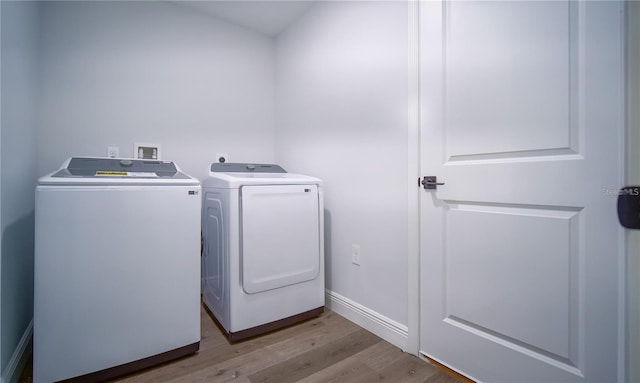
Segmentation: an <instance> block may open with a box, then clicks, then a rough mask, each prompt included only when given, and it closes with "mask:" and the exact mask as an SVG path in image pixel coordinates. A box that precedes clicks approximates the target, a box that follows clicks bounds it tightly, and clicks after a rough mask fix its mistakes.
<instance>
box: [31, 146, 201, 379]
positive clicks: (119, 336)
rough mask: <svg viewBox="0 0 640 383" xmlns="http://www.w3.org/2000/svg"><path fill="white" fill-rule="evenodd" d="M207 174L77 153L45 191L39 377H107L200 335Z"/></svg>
mask: <svg viewBox="0 0 640 383" xmlns="http://www.w3.org/2000/svg"><path fill="white" fill-rule="evenodd" d="M200 192H201V188H200V182H199V181H198V180H197V179H195V178H192V177H189V176H188V175H186V174H184V173H183V172H181V171H180V169H178V167H177V166H176V165H175V164H174V163H173V162H169V161H150V160H130V159H115V158H83V157H74V158H70V159H68V160H67V161H66V162H65V163H64V164H63V165H62V167H61V168H60V169H59V170H58V171H56V172H55V173H52V174H50V175H48V176H45V177H42V178H40V179H39V180H38V185H37V187H36V192H35V215H36V217H35V259H34V269H35V272H34V274H35V275H34V285H35V286H34V293H35V294H34V339H33V342H34V343H33V380H34V382H36V383H49V382H57V381H61V380H65V381H66V380H72V381H87V382H95V381H104V380H108V379H111V378H113V377H115V376H119V375H122V374H125V373H129V372H132V371H134V370H138V369H142V368H146V367H149V366H151V365H154V364H158V363H163V362H166V361H167V360H170V359H173V358H178V357H182V356H185V355H187V354H191V353H194V352H196V351H197V350H198V349H199V345H200V291H199V290H200V254H199V249H200V216H201V202H200V197H201V195H200Z"/></svg>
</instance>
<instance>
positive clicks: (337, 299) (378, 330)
mask: <svg viewBox="0 0 640 383" xmlns="http://www.w3.org/2000/svg"><path fill="white" fill-rule="evenodd" d="M325 296H326V300H325V301H326V305H327V307H328V308H329V309H331V310H332V311H333V312H335V313H337V314H340V315H341V316H343V317H345V318H347V319H349V320H350V321H352V322H354V323H355V324H357V325H359V326H361V327H363V328H365V329H367V330H369V331H371V332H372V333H374V334H376V335H377V336H379V337H380V338H382V339H384V340H386V341H387V342H389V343H391V344H393V345H394V346H396V347H399V348H400V349H402V350H404V351H406V350H407V346H408V344H409V342H408V340H409V335H408V333H409V331H408V328H407V326H405V325H403V324H400V323H398V322H396V321H394V320H393V319H389V318H387V317H385V316H384V315H381V314H380V313H378V312H375V311H373V310H371V309H369V308H367V307H365V306H363V305H361V304H359V303H356V302H354V301H352V300H351V299H349V298H346V297H343V296H342V295H340V294H338V293H336V292H333V291H330V290H325Z"/></svg>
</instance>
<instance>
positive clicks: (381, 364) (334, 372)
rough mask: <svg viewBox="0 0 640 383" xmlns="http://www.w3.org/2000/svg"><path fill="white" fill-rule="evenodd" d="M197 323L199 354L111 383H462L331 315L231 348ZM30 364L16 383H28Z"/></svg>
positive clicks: (207, 322)
mask: <svg viewBox="0 0 640 383" xmlns="http://www.w3.org/2000/svg"><path fill="white" fill-rule="evenodd" d="M201 319H202V320H201V330H202V340H201V342H200V351H199V352H198V353H196V354H194V355H192V356H188V357H185V358H182V359H179V360H176V361H173V362H170V363H166V364H164V365H160V366H157V367H154V368H150V369H148V370H144V371H142V372H139V373H135V374H132V375H128V376H125V377H122V378H120V379H119V380H116V381H117V382H121V383H134V382H251V383H259V382H260V383H270V382H273V383H287V382H307V383H310V382H323V383H324V382H362V383H369V382H393V383H396V382H438V383H440V382H442V383H459V382H465V380H463V379H462V378H459V377H457V376H454V375H451V374H450V373H449V372H447V371H444V370H442V369H440V368H438V367H434V366H432V365H431V364H429V363H427V362H425V361H423V360H420V359H418V358H417V357H415V356H413V355H410V354H407V353H404V352H402V351H401V350H400V349H398V348H397V347H395V346H393V345H391V344H390V343H388V342H386V341H384V340H382V339H381V338H379V337H377V336H375V335H373V334H372V333H370V332H368V331H366V330H364V329H363V328H361V327H359V326H357V325H355V324H353V323H352V322H350V321H348V320H347V319H345V318H343V317H341V316H340V315H338V314H336V313H334V312H332V311H330V310H326V311H325V313H324V314H322V315H321V316H320V317H318V318H315V319H311V320H308V321H306V322H302V323H299V324H297V325H294V326H291V327H288V328H285V329H282V330H278V331H274V332H271V333H269V334H265V335H262V336H258V337H255V338H252V339H248V340H244V341H241V342H237V343H233V344H232V343H229V342H228V341H227V339H226V338H225V337H224V335H223V334H222V332H221V331H220V329H219V328H218V327H217V326H216V324H215V323H214V322H213V320H212V319H211V317H210V316H209V314H208V313H207V311H206V310H205V309H204V308H203V309H202V310H201ZM30 363H31V362H30ZM30 363H29V365H28V366H27V368H26V369H25V371H24V373H23V374H22V377H21V379H20V382H21V383H22V382H30V381H31V364H30Z"/></svg>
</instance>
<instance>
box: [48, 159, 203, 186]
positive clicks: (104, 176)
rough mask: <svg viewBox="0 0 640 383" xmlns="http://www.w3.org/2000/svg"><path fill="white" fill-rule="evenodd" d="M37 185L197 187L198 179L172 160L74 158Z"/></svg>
mask: <svg viewBox="0 0 640 383" xmlns="http://www.w3.org/2000/svg"><path fill="white" fill-rule="evenodd" d="M38 183H39V184H41V185H44V184H47V185H50V184H92V185H96V184H101V185H105V184H108V185H114V184H127V185H131V184H150V183H151V184H180V185H195V184H197V183H198V180H196V179H195V178H192V177H190V176H189V175H187V174H185V173H183V172H182V171H180V169H179V168H178V166H177V165H176V164H175V163H174V162H171V161H156V160H134V159H127V158H100V157H72V158H69V159H67V160H66V161H65V162H64V163H63V164H62V166H61V167H60V169H59V170H58V171H56V172H54V173H51V174H49V175H47V176H45V177H42V178H40V179H39V180H38Z"/></svg>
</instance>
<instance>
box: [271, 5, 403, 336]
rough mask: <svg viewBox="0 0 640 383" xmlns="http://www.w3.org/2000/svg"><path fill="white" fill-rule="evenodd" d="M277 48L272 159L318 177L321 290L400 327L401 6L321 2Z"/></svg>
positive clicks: (291, 30) (401, 277)
mask: <svg viewBox="0 0 640 383" xmlns="http://www.w3.org/2000/svg"><path fill="white" fill-rule="evenodd" d="M276 52H277V56H276V57H277V59H276V62H277V76H276V79H277V80H276V81H277V82H276V83H277V88H278V97H277V111H278V112H277V114H276V116H277V118H276V120H277V129H276V148H277V150H276V159H277V162H278V163H280V164H282V165H283V166H284V167H285V169H287V170H288V171H292V172H299V173H306V174H311V175H314V176H317V177H319V178H321V179H323V180H324V186H325V193H326V194H325V207H326V216H327V218H326V233H327V234H326V266H327V269H326V270H327V277H326V287H327V289H329V290H331V291H332V292H334V293H337V294H339V295H341V296H343V297H345V298H347V299H348V300H350V301H353V302H356V303H357V304H359V305H362V306H364V308H365V309H368V310H372V311H373V312H374V314H376V315H377V314H380V315H382V316H383V317H386V318H389V319H391V320H392V321H396V322H398V323H399V324H401V325H404V326H406V324H407V284H406V276H407V248H408V245H407V172H408V171H407V134H408V133H407V108H408V106H407V102H408V101H407V92H408V90H407V75H408V74H407V4H406V3H405V2H389V1H386V2H372V1H366V2H360V1H340V2H320V3H317V4H316V5H314V6H313V7H312V8H311V9H310V10H309V11H307V13H305V14H304V16H303V17H302V18H301V19H299V20H298V21H297V22H296V24H295V25H293V26H292V27H290V28H289V29H288V30H287V31H285V32H284V33H283V34H281V35H279V36H278V39H277V42H276ZM352 244H357V245H360V246H361V251H362V265H361V266H355V265H353V264H352V263H351V245H352Z"/></svg>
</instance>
